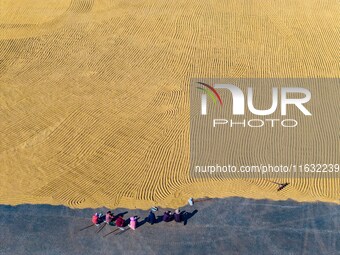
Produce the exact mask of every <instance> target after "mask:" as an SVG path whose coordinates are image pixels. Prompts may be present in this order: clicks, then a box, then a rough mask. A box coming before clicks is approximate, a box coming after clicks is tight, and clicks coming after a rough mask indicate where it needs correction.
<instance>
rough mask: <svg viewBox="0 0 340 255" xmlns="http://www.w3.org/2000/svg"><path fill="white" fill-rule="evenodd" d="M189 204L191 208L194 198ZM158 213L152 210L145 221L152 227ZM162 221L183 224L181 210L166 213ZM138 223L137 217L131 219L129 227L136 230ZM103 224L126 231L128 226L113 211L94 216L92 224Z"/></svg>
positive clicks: (120, 216) (155, 209) (154, 208)
mask: <svg viewBox="0 0 340 255" xmlns="http://www.w3.org/2000/svg"><path fill="white" fill-rule="evenodd" d="M188 202H189V205H190V206H192V205H193V204H194V202H193V199H192V198H190V199H189V200H188ZM156 211H158V208H157V207H152V208H151V210H150V212H149V215H148V217H147V218H146V219H145V220H146V222H149V223H150V224H151V225H153V224H154V223H156V222H157V219H156V215H155V213H154V212H156ZM162 220H163V221H164V222H170V221H172V220H175V222H181V221H182V217H181V212H180V210H179V209H176V210H175V212H174V213H172V212H171V211H165V212H164V214H163V217H162ZM137 221H138V217H137V216H132V217H130V222H129V224H128V226H129V227H130V228H131V229H132V230H135V229H136V228H137V226H138V222H137ZM102 222H104V223H105V224H110V225H115V226H117V227H118V228H120V229H121V230H124V227H125V224H126V221H125V220H124V218H123V216H122V215H121V214H118V215H117V216H115V215H114V214H113V213H112V212H111V211H107V212H106V214H105V215H103V214H102V213H95V214H94V215H93V216H92V223H93V224H95V225H96V226H99V225H100V224H101V223H102Z"/></svg>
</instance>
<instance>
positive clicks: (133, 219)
mask: <svg viewBox="0 0 340 255" xmlns="http://www.w3.org/2000/svg"><path fill="white" fill-rule="evenodd" d="M129 227H130V228H131V229H132V230H135V229H136V228H137V217H130V224H129Z"/></svg>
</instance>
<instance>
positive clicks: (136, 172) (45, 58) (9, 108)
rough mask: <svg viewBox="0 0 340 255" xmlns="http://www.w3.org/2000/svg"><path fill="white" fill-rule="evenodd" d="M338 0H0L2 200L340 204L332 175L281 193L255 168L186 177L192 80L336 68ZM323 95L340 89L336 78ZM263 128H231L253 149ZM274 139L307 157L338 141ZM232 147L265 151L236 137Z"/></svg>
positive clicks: (236, 153) (334, 73)
mask: <svg viewBox="0 0 340 255" xmlns="http://www.w3.org/2000/svg"><path fill="white" fill-rule="evenodd" d="M339 8H340V6H339V2H338V1H336V0H303V1H295V0H283V1H257V0H241V1H240V0H228V1H219V0H207V1H201V0H178V1H168V0H157V1H155V0H141V1H130V0H115V1H113V0H112V1H110V0H101V1H95V0H72V1H71V0H61V1H45V0H34V1H33V0H30V1H11V0H1V1H0V9H1V12H0V52H1V58H0V75H1V76H0V119H1V122H0V130H1V137H0V167H1V171H0V180H1V185H0V203H2V204H11V205H15V204H20V203H32V204H54V205H57V204H62V205H66V206H69V207H76V208H86V207H92V208H96V207H100V206H107V207H112V208H115V207H126V208H135V207H138V208H148V207H149V206H152V205H161V206H163V207H170V206H179V205H183V204H185V203H186V201H187V199H188V197H190V196H193V197H203V196H210V197H227V196H243V197H248V198H249V197H250V198H270V199H274V200H279V199H283V200H284V199H288V198H292V199H294V200H298V201H316V200H320V201H329V202H337V203H338V202H339V201H338V199H339V197H340V196H339V193H340V190H339V187H340V183H339V179H334V178H333V179H331V178H329V179H318V178H311V179H294V180H288V181H289V182H290V185H289V186H288V187H287V188H285V189H284V190H283V191H282V192H279V193H278V192H277V191H276V188H277V186H276V185H275V184H273V183H271V182H267V181H263V180H257V179H248V180H239V179H228V180H226V179H222V178H221V179H219V178H214V179H207V180H205V179H193V178H191V177H190V175H189V174H188V168H189V147H190V146H189V123H190V122H189V83H190V78H192V77H241V78H245V77H260V78H261V77H274V78H276V77H290V78H292V77H339V63H338V60H339V59H338V49H339V42H340V40H339V37H340V35H339V33H340V30H339V29H338V24H339V23H340V20H339V19H340V15H339V10H340V9H339ZM328 93H330V94H331V95H333V97H335V98H336V95H338V93H339V89H338V88H334V87H332V88H329V90H328ZM320 109H321V110H320V111H322V114H325V115H327V114H329V113H330V112H332V111H330V110H329V109H327V108H326V107H323V108H322V107H321V108H320ZM319 116H320V115H319ZM338 116H339V115H338ZM333 117H334V116H333ZM315 118H317V117H315ZM333 125H338V122H335V123H333ZM313 130H315V129H313V126H310V127H309V129H308V130H307V131H306V132H307V133H306V132H305V134H307V135H308V132H312V131H313ZM260 137H261V136H258V135H256V134H254V133H252V132H250V130H249V132H248V131H247V132H246V135H245V136H242V137H236V138H235V139H236V140H237V141H243V142H244V144H243V145H242V146H243V147H247V148H252V149H253V151H254V152H260V151H261V150H260V149H259V148H257V147H256V146H254V145H256V144H260V143H261V142H262V139H261V138H260ZM277 137H281V138H282V137H284V138H286V139H285V140H286V141H287V144H286V145H285V147H284V148H283V150H282V152H288V153H291V154H294V155H295V156H296V157H297V156H299V155H300V156H301V159H302V160H303V157H304V156H305V155H309V156H311V155H314V153H316V152H317V150H319V149H320V151H321V150H322V149H325V148H327V149H326V150H323V153H324V152H325V151H326V152H327V153H324V154H322V155H325V159H328V157H330V158H333V159H334V155H337V156H339V154H337V152H338V151H337V150H336V147H334V146H330V147H327V144H324V143H322V142H323V141H324V139H326V140H325V141H331V142H332V143H333V144H334V143H335V142H337V144H339V143H338V142H339V136H338V134H336V135H334V134H332V133H326V134H325V133H322V130H321V131H320V130H319V129H317V130H316V131H315V132H312V133H311V139H314V140H315V141H316V144H317V147H309V146H305V147H303V140H296V139H295V138H294V139H295V140H294V139H293V138H291V136H290V135H289V133H285V134H282V133H279V132H278V134H277ZM260 139H261V141H260ZM265 142H266V144H263V143H262V146H263V147H264V148H271V147H270V146H271V145H272V144H273V142H274V141H272V140H270V141H265ZM296 144H299V145H300V147H301V145H302V147H303V150H299V151H298V150H296V148H297V147H296V146H295V145H296ZM240 148H242V147H240ZM290 149H291V150H290ZM267 151H271V150H270V149H268V150H267ZM226 153H227V154H228V155H229V156H230V157H231V158H239V160H240V161H244V162H241V163H244V164H247V163H249V162H251V161H253V162H259V161H261V158H259V155H258V153H250V154H247V155H246V156H245V157H243V156H242V157H241V156H240V153H241V154H242V153H244V151H242V150H241V149H237V148H235V146H234V145H231V146H230V150H229V151H226ZM278 153H281V151H280V150H278ZM262 155H263V154H262ZM287 155H290V154H287ZM270 157H272V158H273V159H275V155H270ZM278 163H280V162H278ZM305 163H335V162H305ZM32 217H33V216H32ZM38 217H39V216H38ZM43 219H44V220H45V221H46V222H48V223H49V224H51V225H55V227H57V224H54V223H55V221H54V220H55V219H54V218H53V217H51V218H43ZM61 219H62V218H57V219H56V220H57V221H62V220H61ZM38 222H39V221H38ZM67 222H68V223H67V224H69V223H71V219H70V221H67ZM77 222H78V221H77ZM301 222H303V221H301ZM84 223H85V220H84ZM210 223H211V222H209V224H210ZM18 224H19V222H18ZM39 224H40V223H39ZM77 224H78V223H77ZM202 224H203V222H202ZM204 224H205V223H204ZM254 224H255V223H254ZM18 226H19V225H18ZM30 226H31V227H32V228H38V227H39V225H35V224H33V221H32V225H30ZM44 226H45V227H46V228H48V227H49V225H48V224H47V223H46V224H44ZM72 227H73V226H72ZM226 229H228V226H227V227H226ZM150 231H151V230H150ZM152 231H154V230H152ZM266 231H267V230H266ZM301 231H302V230H301ZM303 231H305V230H303ZM16 233H18V236H17V237H16V238H20V227H18V229H17V231H16ZM90 233H92V232H89V233H88V235H90ZM208 233H211V234H213V233H214V230H210V232H208ZM244 233H246V232H244ZM269 233H271V232H269ZM294 233H296V234H297V235H299V234H301V232H299V231H297V232H294ZM317 233H319V234H320V233H322V234H323V232H317ZM69 234H70V235H71V233H69ZM130 234H131V235H132V233H130ZM130 234H129V235H130ZM275 235H280V231H279V230H275ZM313 235H314V234H311V236H313ZM325 235H326V233H325ZM254 236H255V235H254ZM267 236H268V235H267ZM309 236H310V235H309V234H307V233H306V234H305V237H306V240H305V241H306V242H310V240H311V239H309ZM23 238H25V236H24V237H23ZM73 238H78V235H74V236H73ZM138 238H142V236H140V237H138ZM153 238H155V235H153ZM187 238H189V239H190V236H189V237H187ZM272 238H274V237H272ZM311 238H312V237H311ZM77 240H78V239H77ZM79 240H84V239H79ZM99 240H100V241H99V242H100V245H98V249H103V246H102V242H103V241H102V240H101V239H99ZM136 240H138V239H136ZM190 240H191V239H190ZM128 241H129V240H127V239H125V241H124V242H126V243H128ZM258 241H259V244H261V241H262V240H261V239H260V238H259V239H258ZM275 241H277V240H275ZM79 242H80V241H79ZM75 243H77V242H75ZM310 243H311V245H314V246H316V245H319V244H318V243H317V242H315V243H313V242H310ZM70 245H71V244H70ZM82 245H87V244H86V242H85V241H83V242H82ZM82 245H79V247H82ZM245 245H247V244H245ZM314 246H313V247H314ZM22 247H24V246H22ZM94 247H95V246H94ZM107 247H109V246H107ZM306 247H307V246H306ZM320 247H323V245H322V243H321V244H320ZM325 247H326V248H327V247H328V246H325ZM79 249H80V248H79ZM107 249H109V248H107ZM304 249H307V248H304ZM320 249H321V248H320ZM329 249H330V248H329Z"/></svg>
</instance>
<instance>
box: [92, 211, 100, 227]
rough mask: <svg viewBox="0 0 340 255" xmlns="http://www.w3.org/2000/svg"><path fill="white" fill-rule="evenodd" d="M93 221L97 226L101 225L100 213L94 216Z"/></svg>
mask: <svg viewBox="0 0 340 255" xmlns="http://www.w3.org/2000/svg"><path fill="white" fill-rule="evenodd" d="M92 223H93V224H95V225H96V226H99V215H98V213H95V214H94V215H93V216H92Z"/></svg>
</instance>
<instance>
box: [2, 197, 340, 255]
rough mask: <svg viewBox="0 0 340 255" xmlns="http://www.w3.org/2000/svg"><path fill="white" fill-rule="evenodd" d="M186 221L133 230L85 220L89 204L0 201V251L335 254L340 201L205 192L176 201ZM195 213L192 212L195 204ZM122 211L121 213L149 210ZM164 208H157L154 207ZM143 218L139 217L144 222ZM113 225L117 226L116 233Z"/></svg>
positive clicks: (339, 237) (89, 213)
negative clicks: (188, 202)
mask: <svg viewBox="0 0 340 255" xmlns="http://www.w3.org/2000/svg"><path fill="white" fill-rule="evenodd" d="M181 210H182V211H183V210H185V211H187V212H188V215H189V216H191V218H189V219H188V220H187V222H186V224H183V223H176V222H169V223H165V222H159V223H157V224H154V225H152V226H151V225H149V223H145V224H143V225H141V226H140V227H138V228H137V229H136V230H135V231H133V230H127V231H126V232H119V231H116V232H114V233H112V234H110V235H108V236H106V237H103V235H105V234H107V233H109V232H110V231H113V230H114V229H115V228H116V227H113V226H106V227H104V228H103V230H102V231H100V232H99V233H96V231H97V230H98V227H96V226H92V227H89V228H87V229H85V230H83V231H79V230H80V229H82V228H84V227H86V226H89V225H91V221H90V218H91V216H92V214H93V213H94V212H95V211H102V212H105V211H106V209H105V208H102V209H97V210H94V209H84V210H74V209H69V208H67V207H64V206H50V205H19V206H5V205H1V206H0V228H1V231H0V254H15V255H20V254H25V255H29V254H36V255H39V254H48V255H57V254H72V255H78V254H79V255H80V254H81V255H86V254H138V255H140V254H242V255H243V254H280V255H281V254H308V255H309V254H317V255H321V254H327V255H330V254H340V206H338V205H334V204H327V203H297V202H293V201H281V202H275V201H269V200H251V199H242V198H228V199H211V200H207V201H204V202H199V203H196V204H195V205H194V206H193V207H190V206H186V207H183V208H181ZM195 210H197V211H196V213H194V214H193V212H194V211H195ZM113 211H114V213H115V214H117V213H123V212H127V213H126V214H125V215H124V218H125V219H127V218H128V217H130V216H133V215H138V216H139V217H140V220H139V221H142V220H143V219H144V218H145V217H146V216H147V215H148V212H147V211H142V210H126V209H116V210H113ZM163 212H164V210H163V209H161V208H160V210H159V211H158V212H156V216H157V215H161V214H162V213H163ZM142 223H143V222H142ZM116 233H120V234H119V235H116Z"/></svg>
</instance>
